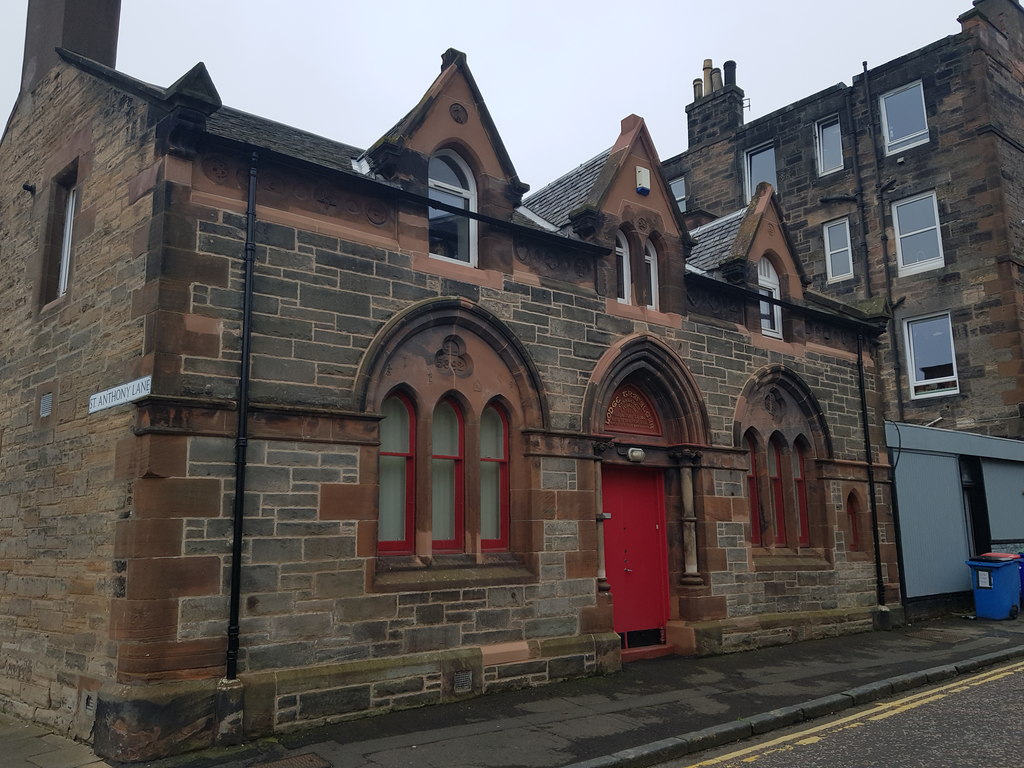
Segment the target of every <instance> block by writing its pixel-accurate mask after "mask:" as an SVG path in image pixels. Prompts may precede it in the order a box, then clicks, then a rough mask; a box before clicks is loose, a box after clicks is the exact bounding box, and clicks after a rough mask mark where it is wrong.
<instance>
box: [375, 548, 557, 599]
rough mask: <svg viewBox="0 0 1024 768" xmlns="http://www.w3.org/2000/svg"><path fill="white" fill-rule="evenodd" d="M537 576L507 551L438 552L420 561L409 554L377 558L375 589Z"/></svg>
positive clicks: (483, 582)
mask: <svg viewBox="0 0 1024 768" xmlns="http://www.w3.org/2000/svg"><path fill="white" fill-rule="evenodd" d="M536 580H537V577H536V576H535V575H534V574H533V572H532V571H530V569H529V568H527V567H526V566H525V565H523V564H522V563H521V562H520V561H519V560H518V558H516V557H515V556H514V555H510V554H508V553H497V554H492V555H484V556H483V561H482V562H481V561H478V560H477V558H476V556H475V555H438V556H435V557H434V558H432V559H431V560H430V562H423V560H421V559H420V558H417V557H410V556H404V557H403V556H399V557H386V556H380V557H378V558H377V572H376V573H375V574H374V575H373V591H374V592H426V591H430V590H439V589H463V588H472V587H492V586H500V585H505V584H530V583H533V582H535V581H536Z"/></svg>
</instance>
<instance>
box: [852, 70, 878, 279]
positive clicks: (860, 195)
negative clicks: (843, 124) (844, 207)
mask: <svg viewBox="0 0 1024 768" xmlns="http://www.w3.org/2000/svg"><path fill="white" fill-rule="evenodd" d="M867 77H868V75H867V72H865V73H864V80H865V81H867ZM868 109H871V105H870V104H868ZM846 116H847V119H848V120H849V121H850V134H851V135H852V136H853V178H854V180H855V182H856V184H857V188H856V190H855V191H854V195H855V196H856V198H857V211H858V215H859V217H860V243H858V250H860V254H861V260H862V261H863V263H864V298H865V299H870V298H872V296H873V295H874V294H873V292H872V290H871V259H870V256H869V254H868V215H867V210H866V205H865V203H864V179H863V177H862V175H861V171H860V146H858V141H857V133H858V131H857V124H856V122H855V121H854V117H853V89H852V88H847V89H846Z"/></svg>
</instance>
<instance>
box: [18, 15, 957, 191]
mask: <svg viewBox="0 0 1024 768" xmlns="http://www.w3.org/2000/svg"><path fill="white" fill-rule="evenodd" d="M26 6H27V0H0V120H3V121H6V119H7V116H8V115H9V114H10V111H11V108H12V107H13V105H14V100H15V97H16V95H17V90H18V83H19V79H20V73H21V59H22V50H23V44H24V26H25V13H26ZM971 7H972V4H971V0H858V2H855V3H848V2H843V3H840V2H836V1H835V0H777V2H765V1H764V0H732V1H731V2H716V1H715V0H704V1H703V2H695V1H694V0H647V1H646V2H622V1H621V0H619V1H617V2H611V0H589V1H588V2H583V1H581V0H544V1H542V0H518V1H517V2H511V1H507V0H476V1H475V2H472V1H469V0H465V1H463V0H432V1H431V2H426V1H425V0H391V1H390V2H365V0H364V1H363V2H344V1H337V2H328V0H290V1H288V2H285V1H283V0H174V2H158V1H157V0H122V9H121V31H120V43H119V46H118V60H117V68H118V69H119V70H121V71H122V72H125V73H127V74H129V75H131V76H133V77H137V78H139V79H141V80H145V81H147V82H150V83H154V84H156V85H160V86H166V85H170V84H171V83H172V82H174V81H175V80H176V79H178V77H180V76H181V75H182V74H183V73H184V72H186V71H187V70H188V69H189V68H191V67H192V66H193V65H194V64H195V63H196V62H197V61H203V62H205V63H206V66H207V68H208V69H209V71H210V74H211V76H212V77H213V81H214V83H215V84H216V86H217V89H218V91H219V92H220V95H221V98H222V99H223V100H224V103H225V104H229V105H231V106H233V107H236V108H238V109H242V110H245V111H248V112H253V113H255V114H258V115H262V116H264V117H268V118H271V119H274V120H278V121H280V122H283V123H287V124H288V125H292V126H295V127H297V128H302V129H304V130H307V131H312V132H313V133H318V134H322V135H324V136H327V137H329V138H332V139H336V140H338V141H343V142H346V143H348V144H354V145H356V146H359V147H366V146H369V145H370V144H372V143H373V142H374V141H375V140H376V139H377V138H378V137H379V136H380V135H381V134H382V133H383V132H384V131H386V130H387V129H388V128H390V127H391V126H392V125H393V124H394V123H395V122H397V121H398V119H399V118H401V117H402V116H403V115H404V114H405V113H406V112H408V111H409V109H411V108H412V107H413V106H414V105H415V104H416V102H417V101H418V100H419V98H420V96H421V95H422V94H423V91H424V90H425V89H426V88H427V87H428V86H429V85H430V83H431V81H432V80H433V79H434V77H435V76H436V75H437V73H438V71H439V67H440V57H441V54H442V53H443V52H444V51H445V49H447V48H449V47H454V48H458V49H459V50H461V51H465V52H466V54H467V55H468V61H469V66H470V69H471V70H472V71H473V75H474V77H475V78H476V81H477V84H478V85H479V86H480V89H481V91H482V92H483V95H484V99H485V100H486V102H487V106H488V108H489V109H490V111H491V116H492V117H493V118H494V121H495V123H496V124H497V126H498V131H499V132H500V133H501V136H502V139H503V140H504V142H505V146H506V147H507V148H508V151H509V154H510V155H511V157H512V162H513V163H514V164H515V166H516V169H517V171H518V172H519V175H520V177H521V178H522V180H523V181H525V182H526V183H528V184H530V186H531V187H532V188H533V189H534V190H537V189H539V188H540V187H541V186H543V185H544V184H546V183H547V182H549V181H551V180H553V179H554V178H556V177H557V176H559V175H561V174H562V173H564V172H566V171H568V170H570V169H572V168H573V167H575V166H576V165H579V164H580V163H582V162H584V161H586V160H587V159H589V158H590V157H592V156H594V155H596V154H597V153H599V152H601V151H603V150H604V149H606V148H607V147H609V146H611V144H612V143H613V142H614V141H615V138H616V137H617V136H618V132H619V121H620V120H621V119H622V118H623V117H625V116H626V115H629V114H631V113H636V114H638V115H640V116H641V117H643V118H645V120H646V121H647V125H648V127H649V128H650V130H651V134H652V136H653V138H654V142H655V144H656V145H657V147H658V151H659V153H660V155H661V157H662V159H665V158H668V157H671V156H672V155H675V154H677V153H679V152H681V151H683V150H684V149H686V122H685V112H684V107H685V106H686V105H687V104H688V103H690V102H691V101H692V100H693V89H692V85H691V83H692V82H693V79H694V78H695V77H699V76H700V74H701V67H702V65H703V61H704V59H705V58H711V59H713V60H714V63H715V66H720V65H721V64H722V62H724V61H725V60H726V59H734V60H735V61H736V62H737V76H736V80H737V85H739V86H740V87H741V88H743V90H744V91H745V92H746V95H747V97H748V98H749V99H750V111H749V112H748V113H747V120H751V119H754V118H756V117H759V116H761V115H764V114H767V113H769V112H772V111H773V110H775V109H778V108H779V107H782V106H785V105H786V104H788V103H790V102H792V101H795V100H797V99H799V98H802V97H804V96H808V95H810V94H812V93H814V92H815V91H818V90H821V89H822V88H826V87H828V86H830V85H834V84H835V83H838V82H844V83H847V84H848V83H849V82H850V80H851V78H852V77H853V76H854V75H855V74H857V73H858V72H860V71H861V62H862V61H865V60H866V61H867V62H868V66H870V67H874V66H877V65H879V64H882V63H884V62H886V61H889V60H891V59H894V58H897V57H898V56H901V55H903V54H904V53H909V52H910V51H912V50H914V49H916V48H920V47H921V46H923V45H926V44H928V43H930V42H932V41H934V40H938V39H940V38H942V37H944V36H946V35H950V34H955V33H956V32H958V31H959V30H960V25H959V24H958V23H957V21H956V18H957V16H958V15H959V14H961V13H963V12H965V11H967V10H969V9H970V8H971Z"/></svg>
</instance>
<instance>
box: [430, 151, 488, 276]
mask: <svg viewBox="0 0 1024 768" xmlns="http://www.w3.org/2000/svg"><path fill="white" fill-rule="evenodd" d="M427 175H428V176H429V194H430V199H431V200H437V201H438V202H440V203H444V204H445V205H449V206H453V207H455V208H459V209H461V210H464V211H473V212H475V211H476V182H475V181H474V179H473V174H472V172H471V171H470V170H469V166H468V165H466V163H465V161H464V160H463V159H462V158H461V157H459V156H458V155H457V154H455V153H454V152H452V151H451V150H447V149H442V150H441V151H439V152H437V153H436V154H435V155H434V156H433V157H431V158H430V163H429V165H428V167H427ZM427 216H428V218H429V220H430V255H431V256H437V257H439V258H442V259H451V260H452V261H459V262H462V263H464V264H469V265H471V266H476V229H477V226H476V220H475V219H471V218H469V217H468V216H462V215H460V214H458V213H454V212H452V211H444V210H441V209H439V208H430V209H429V211H428V212H427Z"/></svg>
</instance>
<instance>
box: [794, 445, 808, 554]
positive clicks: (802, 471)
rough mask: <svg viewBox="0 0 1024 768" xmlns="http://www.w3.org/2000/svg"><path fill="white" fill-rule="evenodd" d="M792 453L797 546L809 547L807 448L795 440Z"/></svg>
mask: <svg viewBox="0 0 1024 768" xmlns="http://www.w3.org/2000/svg"><path fill="white" fill-rule="evenodd" d="M794 447H795V450H794V451H793V486H794V490H795V491H796V513H797V518H798V522H799V531H800V536H799V539H798V541H799V544H800V546H801V547H809V546H810V545H811V522H810V518H809V517H808V514H807V474H806V473H807V446H806V444H805V443H804V442H803V440H797V441H796V444H795V446H794Z"/></svg>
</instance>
